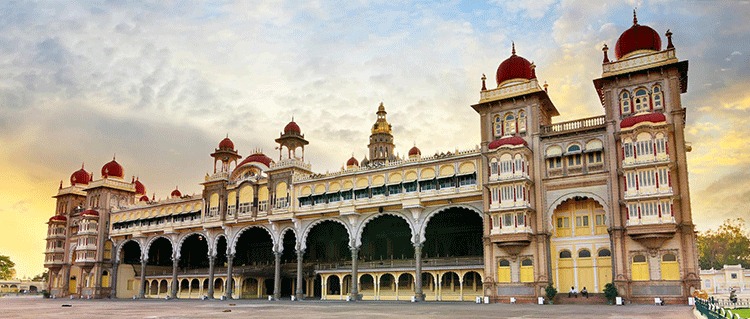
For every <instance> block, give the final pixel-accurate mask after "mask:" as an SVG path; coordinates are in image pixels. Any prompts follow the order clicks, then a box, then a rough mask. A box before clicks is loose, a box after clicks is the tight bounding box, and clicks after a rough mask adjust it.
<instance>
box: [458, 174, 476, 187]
mask: <svg viewBox="0 0 750 319" xmlns="http://www.w3.org/2000/svg"><path fill="white" fill-rule="evenodd" d="M476 184H477V175H476V173H471V174H467V175H461V176H459V177H458V186H467V185H476Z"/></svg>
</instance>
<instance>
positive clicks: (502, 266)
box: [497, 259, 510, 282]
mask: <svg viewBox="0 0 750 319" xmlns="http://www.w3.org/2000/svg"><path fill="white" fill-rule="evenodd" d="M497 281H498V282H510V262H509V261H508V260H505V259H501V260H500V262H498V266H497Z"/></svg>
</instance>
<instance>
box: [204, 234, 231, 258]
mask: <svg viewBox="0 0 750 319" xmlns="http://www.w3.org/2000/svg"><path fill="white" fill-rule="evenodd" d="M222 237H223V238H224V240H227V235H225V234H223V233H219V234H217V235H216V237H214V238H213V240H211V241H210V243H211V244H210V245H209V246H208V253H209V254H211V256H216V254H217V253H218V251H217V249H218V247H217V246H218V245H219V239H221V238H222ZM227 242H228V241H227ZM228 246H229V245H227V250H229V247H228ZM225 253H228V252H225Z"/></svg>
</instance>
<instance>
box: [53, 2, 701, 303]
mask: <svg viewBox="0 0 750 319" xmlns="http://www.w3.org/2000/svg"><path fill="white" fill-rule="evenodd" d="M671 36H672V33H670V32H669V31H668V30H667V32H666V41H667V45H666V48H665V49H662V37H661V36H660V35H659V34H658V33H657V32H656V31H654V30H653V29H652V28H650V27H648V26H644V25H640V24H638V22H637V20H636V19H635V16H634V19H633V26H632V27H631V28H629V29H628V30H626V31H624V32H623V33H622V35H621V36H620V38H619V39H618V41H617V44H616V46H615V52H614V53H615V54H614V59H612V60H610V58H609V52H608V48H607V46H606V45H605V46H604V48H603V62H602V75H601V77H600V78H597V79H595V80H594V81H593V84H594V89H595V90H594V91H595V94H596V95H597V96H598V97H599V99H600V102H601V106H602V108H603V115H600V116H595V117H591V118H584V119H579V120H574V121H569V122H562V123H553V121H552V118H553V117H555V116H557V115H559V111H558V106H557V105H556V104H555V103H554V102H553V101H552V100H551V99H550V97H549V95H548V93H547V85H546V84H545V85H543V86H540V84H539V81H538V80H537V77H536V73H535V65H534V64H533V63H530V62H529V61H528V60H527V59H525V58H523V57H521V56H519V55H517V54H516V51H515V47H513V48H512V51H511V55H510V57H508V58H507V59H505V60H504V61H502V63H500V65H499V67H498V69H497V72H496V78H495V80H496V84H497V86H496V87H488V83H487V81H486V77H484V76H483V77H482V86H481V90H480V92H479V101H478V102H477V103H476V104H474V105H471V107H472V108H473V109H474V110H475V111H476V112H477V113H478V115H479V117H478V120H479V121H478V124H479V125H478V129H479V130H480V131H481V140H480V141H477V142H478V143H479V145H478V146H477V147H474V148H470V149H466V150H451V151H447V152H441V153H436V154H434V155H423V154H421V152H420V150H419V149H418V148H417V147H413V148H411V149H410V150H409V151H408V158H407V157H398V156H396V155H395V143H394V136H393V134H392V129H391V125H390V124H389V122H388V120H387V118H386V115H387V113H386V110H385V106H384V105H383V104H382V103H381V104H380V106H379V107H378V110H377V113H376V115H377V117H376V121H375V124H374V125H373V126H372V128H371V135H370V140H369V144H368V149H369V152H368V157H365V158H364V159H362V160H361V161H359V160H357V159H355V158H354V157H352V158H351V159H349V160H348V161H346V164H345V166H344V167H342V169H341V170H340V171H337V172H333V173H326V174H318V173H314V172H313V170H312V167H311V165H310V164H309V163H308V162H306V161H305V156H304V149H305V147H307V146H308V145H309V144H308V140H307V139H306V138H305V135H304V134H302V130H301V128H300V126H299V125H297V123H295V122H294V120H293V121H292V122H290V123H289V124H288V125H286V127H284V129H283V133H281V134H280V136H279V138H277V139H276V142H277V143H278V145H279V147H278V148H279V154H278V156H277V157H276V156H275V157H276V158H271V157H269V156H267V155H265V154H263V153H262V152H260V151H255V152H250V154H246V155H245V156H242V155H241V154H240V152H239V151H238V150H237V149H235V146H234V143H233V142H232V141H231V140H230V139H229V138H225V139H223V140H222V141H220V143H219V144H218V147H217V148H215V149H214V151H213V153H211V157H212V161H213V163H214V164H213V170H212V171H211V172H210V173H208V174H206V177H205V180H203V181H202V182H201V185H203V192H202V193H201V194H198V195H183V194H181V192H180V191H179V190H177V189H175V190H174V191H173V192H172V193H171V196H170V198H168V199H163V200H158V201H157V200H156V199H155V198H153V197H152V198H149V197H148V196H147V195H146V188H145V186H144V184H143V183H142V182H141V181H140V180H138V179H131V180H127V179H126V175H125V172H124V169H123V167H122V166H121V165H120V164H119V163H117V162H116V161H115V160H114V159H113V160H112V161H111V162H109V163H107V164H105V165H104V166H103V167H102V168H101V174H100V175H97V176H95V175H94V174H93V173H90V172H88V171H86V170H85V169H84V168H83V167H82V168H81V169H80V170H78V171H76V172H74V173H73V175H72V176H71V177H70V186H67V187H63V185H62V183H61V185H60V188H59V190H58V192H57V195H56V196H54V197H55V198H56V200H57V209H56V212H55V215H54V216H52V218H50V220H49V232H48V237H47V243H48V244H47V249H46V261H45V266H46V267H47V268H48V269H49V271H50V287H49V290H50V291H51V292H52V294H54V295H56V296H59V297H64V296H76V297H88V296H91V297H94V298H102V297H105V298H106V297H117V298H133V297H140V298H202V297H206V298H219V297H220V296H221V297H226V298H276V299H278V298H284V297H293V298H297V299H302V298H320V299H325V300H331V299H334V300H343V299H367V300H410V299H411V298H415V299H417V300H457V301H458V300H471V301H473V300H474V299H475V297H478V296H482V297H484V296H487V297H490V299H491V300H493V301H495V302H507V301H508V300H509V298H511V297H513V298H516V299H517V300H519V301H526V302H531V301H535V300H536V298H537V297H540V296H544V287H546V286H547V285H548V284H552V285H553V286H555V287H557V289H558V290H560V291H562V292H565V291H568V290H569V289H570V287H576V288H577V289H578V290H582V289H583V288H584V287H586V289H587V290H588V291H589V292H592V293H600V292H602V291H603V289H604V286H605V284H607V283H614V285H615V286H616V287H617V289H618V290H619V293H620V295H621V296H624V297H625V298H626V299H628V300H632V301H634V302H639V301H642V302H652V301H653V298H654V297H660V298H662V299H664V300H667V301H670V300H671V301H675V302H677V301H680V302H682V301H684V300H686V299H687V297H688V296H689V295H690V294H691V293H692V291H693V290H694V289H698V288H699V287H700V284H701V282H700V279H699V269H698V266H697V253H696V245H695V230H694V225H693V221H692V217H691V211H690V192H689V187H688V170H687V162H686V158H685V156H686V152H688V151H689V150H690V146H689V145H687V144H686V142H685V137H684V126H685V116H686V109H685V108H684V107H683V106H682V103H681V100H680V99H681V94H683V93H685V92H686V91H687V83H688V81H687V69H688V62H687V61H680V60H678V59H677V57H676V51H675V48H674V46H673V44H672V37H671ZM587 58H597V59H598V58H599V56H598V55H597V56H596V57H594V56H590V57H587ZM570 107H574V106H561V109H565V108H570ZM476 127H477V126H471V127H467V129H475V128H476ZM313 147H314V144H313Z"/></svg>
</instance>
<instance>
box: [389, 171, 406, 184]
mask: <svg viewBox="0 0 750 319" xmlns="http://www.w3.org/2000/svg"><path fill="white" fill-rule="evenodd" d="M402 180H403V177H402V176H401V173H398V172H396V173H391V174H390V175H388V183H390V184H395V183H400V182H401V181H402Z"/></svg>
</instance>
